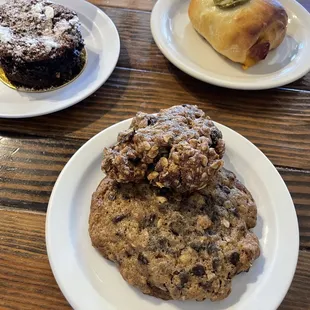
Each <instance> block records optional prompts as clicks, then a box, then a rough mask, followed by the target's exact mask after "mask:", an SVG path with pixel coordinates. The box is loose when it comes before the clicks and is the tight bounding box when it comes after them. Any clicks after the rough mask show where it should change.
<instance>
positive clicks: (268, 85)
mask: <svg viewBox="0 0 310 310" xmlns="http://www.w3.org/2000/svg"><path fill="white" fill-rule="evenodd" d="M186 1H190V0H186ZM285 1H287V0H285ZM290 1H291V2H290V4H291V5H292V6H293V7H294V8H295V10H300V11H301V12H302V14H307V15H308V18H309V19H310V13H309V12H308V11H307V10H306V9H305V8H304V7H303V6H302V5H301V4H300V3H298V2H297V1H296V0H290ZM176 2H180V0H157V2H156V3H155V5H154V7H153V10H152V13H151V21H150V25H151V32H152V36H153V39H154V41H155V43H156V45H157V47H158V48H159V50H160V51H161V52H162V54H163V55H164V56H165V57H166V58H167V59H168V60H169V61H170V62H171V63H172V64H174V65H175V66H176V67H177V68H179V69H180V70H181V71H183V72H185V73H186V74H188V75H190V76H192V77H194V78H196V79H198V80H200V81H203V82H206V83H209V84H212V85H215V86H219V87H223V88H230V89H239V90H264V89H272V88H276V87H281V86H284V85H287V84H290V83H292V82H294V81H296V80H298V79H300V78H302V77H303V76H305V75H306V74H307V73H308V72H310V61H309V63H308V66H305V67H303V68H302V70H301V71H300V72H299V73H298V72H297V73H298V74H296V73H295V74H287V75H286V76H285V77H282V78H281V79H277V80H271V81H270V80H267V81H265V82H264V83H262V82H261V80H263V78H260V79H259V80H260V82H259V83H257V81H254V80H253V81H251V82H249V83H244V82H242V81H239V82H233V81H232V80H233V79H232V78H229V77H228V76H226V78H225V79H224V80H222V79H220V78H218V77H214V76H208V75H207V72H208V70H206V73H203V72H199V71H197V70H196V69H194V68H192V67H191V66H190V65H189V64H186V63H184V62H183V61H182V60H180V59H178V57H175V56H174V52H173V51H172V50H171V48H170V47H169V45H168V44H166V40H165V38H164V35H163V32H162V31H161V30H160V29H161V22H160V20H163V19H164V18H163V16H164V14H162V12H165V14H167V12H168V11H169V9H170V8H171V7H172V6H173V5H174V3H176ZM183 2H184V0H183ZM283 6H284V5H283ZM309 35H310V30H309ZM309 50H310V47H309ZM214 52H215V53H216V51H214ZM209 72H210V73H211V75H212V74H213V73H212V72H211V71H209ZM281 81H282V82H281Z"/></svg>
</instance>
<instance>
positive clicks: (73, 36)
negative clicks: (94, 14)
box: [0, 0, 85, 89]
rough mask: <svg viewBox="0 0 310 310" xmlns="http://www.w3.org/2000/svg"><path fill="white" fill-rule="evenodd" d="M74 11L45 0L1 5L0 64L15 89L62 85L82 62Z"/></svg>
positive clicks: (19, 1)
mask: <svg viewBox="0 0 310 310" xmlns="http://www.w3.org/2000/svg"><path fill="white" fill-rule="evenodd" d="M83 48H84V42H83V38H82V35H81V32H80V22H79V19H78V16H77V14H76V13H75V12H73V11H71V10H70V9H68V8H66V7H64V6H62V5H59V4H55V3H52V2H50V1H45V0H43V1H42V0H41V1H40V0H9V1H8V2H7V3H5V4H3V5H1V6H0V65H1V67H2V68H3V70H4V72H5V74H6V76H7V78H8V79H9V80H10V81H11V83H13V84H14V85H16V86H19V87H26V88H33V89H45V88H51V87H56V86H60V85H63V84H64V83H66V82H68V81H69V80H71V79H72V78H74V77H75V76H76V75H77V74H79V72H80V71H81V69H82V67H83V65H84V62H85V59H84V57H82V51H83Z"/></svg>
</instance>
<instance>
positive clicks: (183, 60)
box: [151, 0, 310, 89]
mask: <svg viewBox="0 0 310 310" xmlns="http://www.w3.org/2000/svg"><path fill="white" fill-rule="evenodd" d="M189 2H190V1H189V0H158V1H157V3H156V4H155V6H154V9H153V12H152V17H151V29H152V34H153V37H154V40H155V42H156V44H157V45H158V47H159V49H160V50H161V52H162V53H163V54H164V55H165V56H166V57H167V58H168V59H169V60H170V61H171V62H172V63H173V64H174V65H175V66H177V67H178V68H179V69H181V70H182V71H184V72H186V73H187V74H189V75H191V76H193V77H195V78H197V79H199V80H202V81H204V82H207V83H210V84H214V85H217V86H222V87H227V88H235V89H268V88H273V87H278V86H282V85H285V84H288V83H291V82H293V81H295V80H297V79H299V78H301V77H303V76H304V75H305V74H307V72H309V70H310V57H309V55H310V14H309V13H308V12H307V11H306V10H305V9H304V8H303V7H302V6H301V5H300V4H299V3H297V2H295V1H294V0H280V2H281V3H282V4H283V6H284V7H285V9H286V11H287V13H288V16H289V24H288V31H287V35H286V37H285V39H284V41H283V42H282V44H281V45H280V46H279V47H278V48H277V49H276V50H274V51H271V52H270V53H269V54H268V56H267V58H266V59H265V60H263V61H261V62H260V63H258V64H257V65H255V66H253V67H252V68H250V69H248V70H246V71H244V70H243V69H242V67H241V65H240V64H237V63H234V62H232V61H230V60H228V59H226V58H225V57H223V56H221V55H220V54H219V53H217V52H216V51H215V50H214V49H213V48H212V47H211V46H210V45H209V44H208V43H207V42H206V41H205V40H204V39H203V38H202V37H201V36H200V35H199V34H198V33H197V32H196V31H195V30H194V28H193V26H192V24H191V22H190V20H189V17H188V13H187V10H188V6H189Z"/></svg>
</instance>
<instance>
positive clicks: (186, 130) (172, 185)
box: [89, 105, 260, 301]
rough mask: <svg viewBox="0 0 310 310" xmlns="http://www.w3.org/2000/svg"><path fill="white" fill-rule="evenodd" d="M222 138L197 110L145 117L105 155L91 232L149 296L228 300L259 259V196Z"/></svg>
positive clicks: (139, 117) (174, 109) (175, 109)
mask: <svg viewBox="0 0 310 310" xmlns="http://www.w3.org/2000/svg"><path fill="white" fill-rule="evenodd" d="M224 152H225V144H224V141H223V139H222V133H221V132H220V130H219V129H218V128H217V127H216V126H215V125H214V123H213V122H212V121H211V120H210V118H209V117H207V116H205V114H204V112H203V111H201V110H199V109H198V108H197V107H196V106H191V105H182V106H175V107H172V108H170V109H167V110H161V111H160V112H159V113H157V114H145V113H141V112H139V113H138V114H137V115H136V117H135V118H134V119H133V121H132V124H131V126H130V129H128V130H127V131H125V132H122V133H120V134H119V136H118V141H117V144H116V145H115V146H113V147H111V148H108V149H105V150H104V160H103V163H102V169H103V171H105V172H106V174H107V177H106V178H104V179H103V180H102V182H101V183H100V185H99V187H98V188H97V190H96V192H95V193H94V194H93V198H92V205H91V213H90V218H89V233H90V237H91V240H92V243H93V246H94V247H96V248H97V249H98V250H99V251H100V252H101V254H102V255H103V256H104V257H106V258H107V259H109V260H111V261H113V262H115V263H117V264H118V266H119V270H120V272H121V274H122V276H123V278H124V279H125V280H126V281H127V282H128V283H130V284H131V285H133V286H135V287H137V288H139V289H140V290H141V291H142V292H143V293H145V294H149V295H153V296H156V297H159V298H162V299H177V300H186V299H193V300H204V299H206V298H208V299H211V300H213V301H215V300H221V299H223V298H225V297H227V296H228V295H229V293H230V291H231V281H232V278H233V276H235V275H236V274H238V273H240V272H242V271H248V270H249V269H250V267H251V266H252V263H253V261H254V260H255V259H256V258H257V257H258V256H259V254H260V250H259V243H258V239H257V237H256V236H255V235H254V234H253V232H251V231H250V230H249V229H250V228H253V227H254V226H255V225H256V216H257V210H256V205H255V202H254V200H253V198H252V196H251V194H250V192H249V191H248V190H247V189H246V188H245V187H244V185H242V184H241V183H240V182H239V181H238V180H237V178H236V176H235V175H234V174H233V173H232V172H230V171H228V170H226V169H225V168H223V165H224V162H223V159H222V157H223V155H224Z"/></svg>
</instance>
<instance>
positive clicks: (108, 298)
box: [46, 120, 299, 310]
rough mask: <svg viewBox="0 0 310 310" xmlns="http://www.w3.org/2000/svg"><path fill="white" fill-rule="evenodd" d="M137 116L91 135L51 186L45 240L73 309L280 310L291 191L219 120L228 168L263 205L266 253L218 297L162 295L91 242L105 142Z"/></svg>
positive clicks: (287, 275)
mask: <svg viewBox="0 0 310 310" xmlns="http://www.w3.org/2000/svg"><path fill="white" fill-rule="evenodd" d="M130 122H131V120H126V121H123V122H121V123H118V124H116V125H114V126H112V127H110V128H108V129H106V130H104V131H102V132H101V133H99V134H98V135H96V136H95V137H93V138H92V139H91V140H89V141H88V142H87V143H86V144H85V145H84V146H83V147H82V148H81V149H80V150H79V151H77V153H76V154H75V155H74V156H73V157H72V158H71V159H70V160H69V162H68V163H67V165H66V166H65V168H64V169H63V171H62V172H61V174H60V176H59V178H58V180H57V182H56V184H55V187H54V189H53V192H52V195H51V198H50V201H49V205H48V210H47V219H46V245H47V252H48V257H49V261H50V265H51V267H52V270H53V273H54V275H55V278H56V280H57V283H58V285H59V287H60V288H61V290H62V292H63V294H64V295H65V297H66V298H67V300H68V301H69V303H70V304H71V306H72V307H73V308H74V309H82V310H84V309H85V310H89V309H91V310H124V309H126V310H146V309H147V310H205V309H208V310H224V309H226V310H229V309H230V310H232V309H238V310H249V309H251V310H262V309H264V310H275V309H277V307H278V306H279V304H280V303H281V301H282V299H283V298H284V296H285V294H286V292H287V290H288V288H289V286H290V284H291V281H292V278H293V275H294V272H295V268H296V263H297V258H298V250H299V232H298V224H297V218H296V212H295V208H294V204H293V202H292V199H291V196H290V194H289V191H288V189H287V187H286V186H285V183H284V182H283V180H282V178H281V176H280V175H279V173H278V172H277V170H276V169H275V168H274V166H273V165H272V163H271V162H270V161H269V160H268V159H267V157H266V156H265V155H264V154H263V153H262V152H261V151H260V150H259V149H258V148H257V147H255V146H254V145H253V144H252V143H251V142H249V141H248V140H247V139H245V138H244V137H242V136H241V135H239V134H238V133H236V132H235V131H233V130H231V129H229V128H227V127H225V126H223V125H220V124H216V125H217V126H218V128H219V129H220V130H221V131H222V133H223V136H224V139H225V141H226V147H227V148H226V155H225V157H224V160H225V167H226V168H228V169H229V170H231V171H233V172H234V173H236V175H237V177H238V178H239V179H240V180H241V181H242V182H243V183H244V184H245V186H246V187H247V188H248V189H249V190H250V191H251V193H252V195H253V197H254V199H255V201H256V203H257V208H258V221H257V226H256V227H255V229H254V232H255V234H256V235H257V236H258V238H259V242H260V247H261V256H260V257H259V258H258V259H257V260H256V261H255V262H254V264H253V266H252V268H251V269H250V271H249V272H248V273H242V274H240V275H238V276H236V277H235V278H234V279H233V285H232V292H231V294H230V296H229V297H228V298H227V299H225V300H223V301H220V302H210V301H203V302H195V301H163V300H161V299H158V298H155V297H151V296H146V295H143V294H142V293H141V292H140V291H138V290H137V289H135V288H133V287H131V286H130V285H128V284H127V282H125V281H124V280H123V279H122V277H121V275H120V273H119V272H118V270H117V267H116V266H115V265H114V264H112V263H111V262H109V261H108V260H106V259H105V258H103V257H102V256H101V255H100V254H99V252H97V250H95V248H93V247H92V244H91V240H90V237H89V234H88V217H89V211H90V203H91V196H92V193H93V192H94V191H95V190H96V188H97V186H98V184H99V182H100V180H101V179H102V178H103V177H104V175H103V173H102V172H101V170H100V165H101V161H102V154H103V148H104V147H109V146H111V145H113V144H114V143H116V139H117V135H118V133H119V132H120V131H122V130H125V129H127V128H129V125H130Z"/></svg>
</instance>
